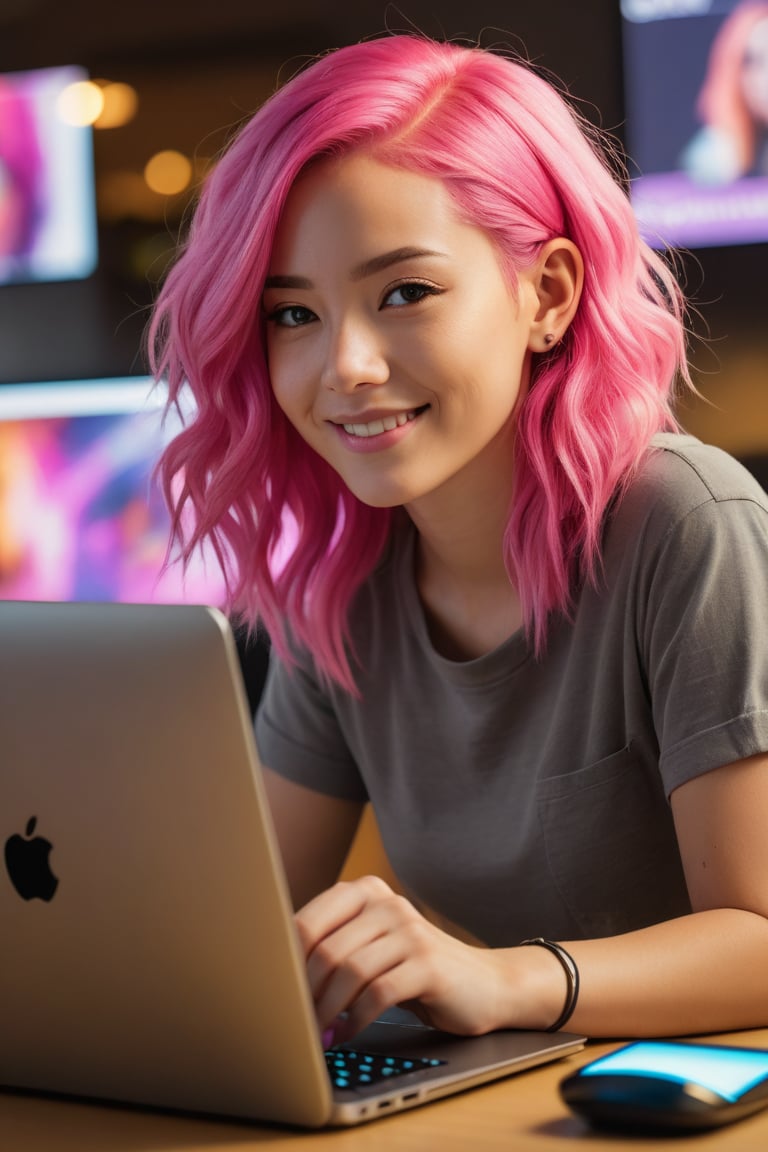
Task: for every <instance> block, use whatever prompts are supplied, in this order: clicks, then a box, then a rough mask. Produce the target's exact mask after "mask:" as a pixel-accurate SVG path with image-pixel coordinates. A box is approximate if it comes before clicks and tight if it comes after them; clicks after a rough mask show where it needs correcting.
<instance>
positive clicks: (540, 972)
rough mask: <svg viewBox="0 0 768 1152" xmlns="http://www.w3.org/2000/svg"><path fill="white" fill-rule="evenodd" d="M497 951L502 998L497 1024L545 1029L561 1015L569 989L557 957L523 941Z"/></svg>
mask: <svg viewBox="0 0 768 1152" xmlns="http://www.w3.org/2000/svg"><path fill="white" fill-rule="evenodd" d="M498 955H499V959H500V960H501V961H502V964H501V973H500V978H501V981H502V993H501V995H502V996H503V997H504V999H503V1003H502V1006H501V1007H500V1011H499V1017H500V1023H499V1024H498V1025H497V1027H499V1028H525V1029H531V1030H532V1031H536V1032H546V1031H547V1030H548V1029H549V1028H551V1026H552V1024H553V1023H555V1022H556V1021H557V1020H558V1019H559V1017H560V1016H562V1013H563V1009H564V1007H565V1004H566V999H567V996H568V991H569V987H568V981H567V980H566V976H565V972H564V970H563V967H562V965H561V963H560V961H559V960H558V959H557V957H556V956H555V955H553V954H552V953H550V952H548V951H547V950H546V949H545V948H542V947H539V948H532V947H524V946H523V945H522V944H520V945H518V946H517V947H515V948H505V949H503V950H501V951H500V952H499V953H498Z"/></svg>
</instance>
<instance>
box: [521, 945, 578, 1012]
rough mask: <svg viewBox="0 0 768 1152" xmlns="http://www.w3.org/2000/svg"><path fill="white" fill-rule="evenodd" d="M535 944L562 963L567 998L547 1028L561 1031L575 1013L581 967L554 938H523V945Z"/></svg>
mask: <svg viewBox="0 0 768 1152" xmlns="http://www.w3.org/2000/svg"><path fill="white" fill-rule="evenodd" d="M531 944H532V945H534V946H535V947H536V948H540V949H543V950H544V951H546V952H548V953H549V954H550V956H552V957H553V958H554V959H555V960H557V962H558V964H559V965H560V969H561V972H562V974H563V976H564V977H565V999H564V1001H563V1007H562V1009H561V1011H560V1012H559V1014H558V1015H557V1017H556V1018H555V1020H554V1022H553V1023H552V1024H550V1025H549V1027H548V1028H547V1029H546V1031H547V1032H559V1031H561V1029H563V1028H565V1027H566V1025H567V1024H568V1021H569V1020H570V1018H571V1016H572V1015H573V1013H574V1011H575V1008H576V1004H577V1003H578V999H579V969H578V967H577V965H576V961H575V960H574V958H573V956H571V954H570V952H568V950H567V949H566V948H564V947H563V946H562V944H558V943H556V942H555V941H554V940H546V939H545V938H544V937H543V936H535V937H533V938H532V939H530V940H522V941H521V942H520V946H521V947H525V946H526V945H531Z"/></svg>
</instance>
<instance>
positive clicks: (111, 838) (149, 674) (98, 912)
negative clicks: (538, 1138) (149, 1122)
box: [0, 601, 583, 1126]
mask: <svg viewBox="0 0 768 1152" xmlns="http://www.w3.org/2000/svg"><path fill="white" fill-rule="evenodd" d="M0 685H2V691H1V692H0V748H2V759H1V760H0V844H2V846H3V854H4V860H3V861H2V862H1V863H0V924H2V940H3V947H2V948H1V949H0V1007H1V1009H2V1018H3V1027H2V1029H0V1084H2V1085H6V1086H8V1087H14V1088H22V1089H32V1090H42V1091H52V1092H58V1093H66V1094H74V1095H80V1096H90V1097H99V1098H105V1099H110V1100H119V1101H127V1102H133V1103H138V1104H143V1105H154V1106H159V1107H163V1108H175V1109H184V1110H192V1111H201V1112H213V1113H219V1114H227V1115H232V1116H238V1117H244V1118H252V1119H261V1120H276V1121H280V1122H286V1123H290V1124H298V1125H307V1126H319V1125H323V1124H326V1123H356V1122H358V1121H360V1120H365V1119H371V1118H373V1117H374V1116H377V1115H381V1114H383V1113H384V1112H386V1111H387V1110H394V1109H397V1108H402V1107H409V1106H413V1105H414V1104H417V1103H422V1102H425V1101H426V1100H429V1099H434V1098H437V1097H438V1096H442V1095H446V1094H448V1093H450V1092H455V1091H457V1090H459V1089H460V1088H464V1087H467V1086H469V1085H471V1084H474V1083H481V1082H483V1081H485V1080H488V1079H494V1078H496V1077H498V1076H501V1075H505V1074H507V1073H508V1072H509V1071H514V1070H516V1069H522V1068H525V1067H529V1066H531V1065H532V1064H536V1063H541V1062H543V1061H544V1060H549V1059H554V1058H556V1057H557V1056H561V1055H565V1054H567V1053H569V1052H572V1051H576V1050H577V1049H578V1048H580V1047H581V1046H582V1044H583V1037H576V1036H571V1035H567V1034H560V1035H557V1034H555V1035H550V1034H541V1033H524V1032H509V1033H495V1034H493V1035H492V1036H489V1037H480V1038H476V1039H471V1040H460V1039H458V1038H454V1037H447V1036H445V1035H444V1034H441V1033H436V1032H435V1031H434V1030H432V1029H424V1028H417V1029H414V1028H409V1027H407V1026H406V1025H405V1024H404V1023H403V1022H402V1020H401V1019H400V1018H398V1017H397V1016H396V1017H395V1020H394V1022H393V1021H392V1020H390V1021H389V1022H385V1023H381V1024H377V1025H374V1026H372V1028H371V1029H368V1030H366V1032H365V1033H363V1034H362V1036H361V1037H360V1038H359V1046H361V1047H362V1049H363V1050H364V1051H366V1052H372V1053H374V1054H377V1055H378V1056H381V1057H383V1058H387V1057H388V1055H389V1054H394V1053H397V1054H398V1055H399V1056H401V1057H404V1058H408V1057H410V1058H411V1059H412V1060H414V1061H415V1064H414V1071H413V1072H410V1071H409V1072H407V1073H406V1074H403V1075H400V1076H399V1077H398V1078H397V1084H395V1083H394V1082H393V1083H392V1084H386V1083H385V1084H384V1085H381V1084H378V1085H377V1084H370V1085H367V1086H363V1087H358V1088H354V1089H353V1088H351V1087H345V1086H344V1085H342V1086H341V1087H340V1088H337V1089H336V1090H335V1091H333V1092H332V1086H331V1080H330V1077H329V1075H328V1071H327V1069H326V1062H325V1057H324V1054H323V1051H322V1047H321V1043H320V1039H319V1037H318V1035H317V1029H316V1023H315V1019H314V1014H313V1010H312V1003H311V997H310V993H309V990H308V986H307V982H306V978H305V971H304V962H303V957H302V955H301V952H300V949H299V947H298V942H297V938H296V935H295V931H294V926H293V917H292V912H291V908H290V901H289V897H288V892H287V886H286V883H285V878H284V875H283V872H282V866H281V864H280V860H279V855H278V849H277V845H276V841H275V837H274V833H273V830H272V827H271V823H270V819H269V814H268V809H267V804H266V800H265V797H264V793H263V787H262V781H261V776H260V771H259V765H258V758H257V755H256V749H255V744H254V740H253V732H252V722H251V715H250V711H249V708H248V706H247V701H246V696H245V691H244V688H243V684H242V677H241V673H240V666H239V663H238V657H237V651H236V647H235V643H234V639H233V636H232V633H231V630H230V627H229V624H228V622H227V620H226V618H225V617H224V616H223V615H222V614H221V613H220V612H219V611H217V610H216V609H210V608H205V607H199V606H189V605H137V604H132V605H127V604H95V603H71V604H56V603H35V602H18V601H17V602H5V603H0ZM416 1064H418V1065H420V1066H421V1072H423V1076H422V1074H421V1073H419V1075H417V1073H416V1067H415V1065H416Z"/></svg>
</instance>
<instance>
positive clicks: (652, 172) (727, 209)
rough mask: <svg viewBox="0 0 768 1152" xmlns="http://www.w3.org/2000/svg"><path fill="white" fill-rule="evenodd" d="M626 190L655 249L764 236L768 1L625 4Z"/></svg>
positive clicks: (767, 236) (767, 212)
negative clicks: (629, 179)
mask: <svg viewBox="0 0 768 1152" xmlns="http://www.w3.org/2000/svg"><path fill="white" fill-rule="evenodd" d="M621 11H622V33H623V45H624V77H625V87H624V97H625V128H626V144H627V152H628V155H629V159H630V174H631V176H632V186H631V195H632V202H633V206H634V209H635V212H636V215H637V218H638V222H639V224H640V228H641V231H642V233H643V235H644V237H645V238H646V240H648V242H649V243H650V244H652V245H654V247H657V248H664V247H685V248H689V247H693V248H695V247H709V246H713V245H721V244H752V243H756V242H764V241H768V0H765V2H764V0H622V3H621Z"/></svg>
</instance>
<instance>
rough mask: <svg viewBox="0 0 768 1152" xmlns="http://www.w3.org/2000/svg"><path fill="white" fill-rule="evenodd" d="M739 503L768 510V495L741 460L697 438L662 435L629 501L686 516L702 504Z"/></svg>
mask: <svg viewBox="0 0 768 1152" xmlns="http://www.w3.org/2000/svg"><path fill="white" fill-rule="evenodd" d="M734 500H736V501H738V500H743V501H747V502H749V503H753V504H757V505H759V506H761V507H762V508H764V509H765V510H766V511H768V496H766V493H765V492H764V491H763V489H762V488H761V487H760V485H759V484H758V482H757V480H756V479H755V478H754V476H753V475H752V474H751V473H750V472H749V471H748V469H747V468H745V466H744V465H743V464H742V463H740V462H739V461H738V460H736V459H735V457H733V456H731V455H730V454H729V453H728V452H725V451H724V450H723V449H722V448H717V447H715V446H714V445H712V444H705V443H704V442H703V441H701V440H698V439H697V438H696V437H695V436H689V435H686V434H683V433H675V432H662V433H659V434H658V435H656V436H654V438H653V440H652V441H651V444H650V446H649V448H648V451H647V452H646V455H645V457H644V458H643V460H642V462H641V464H640V467H639V468H638V470H637V473H636V474H635V476H634V477H633V478H632V480H631V481H630V484H629V486H628V489H627V493H626V500H625V501H624V503H625V504H626V505H627V507H628V508H632V507H635V508H636V509H637V510H642V509H646V510H648V509H649V508H654V507H657V508H659V509H660V511H663V512H664V513H665V514H666V515H667V516H670V515H672V516H673V515H674V514H675V513H677V514H678V515H682V516H684V515H686V514H687V513H688V512H690V511H693V510H694V509H695V508H698V507H699V506H700V505H702V504H706V503H715V504H718V503H722V502H725V501H734Z"/></svg>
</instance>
